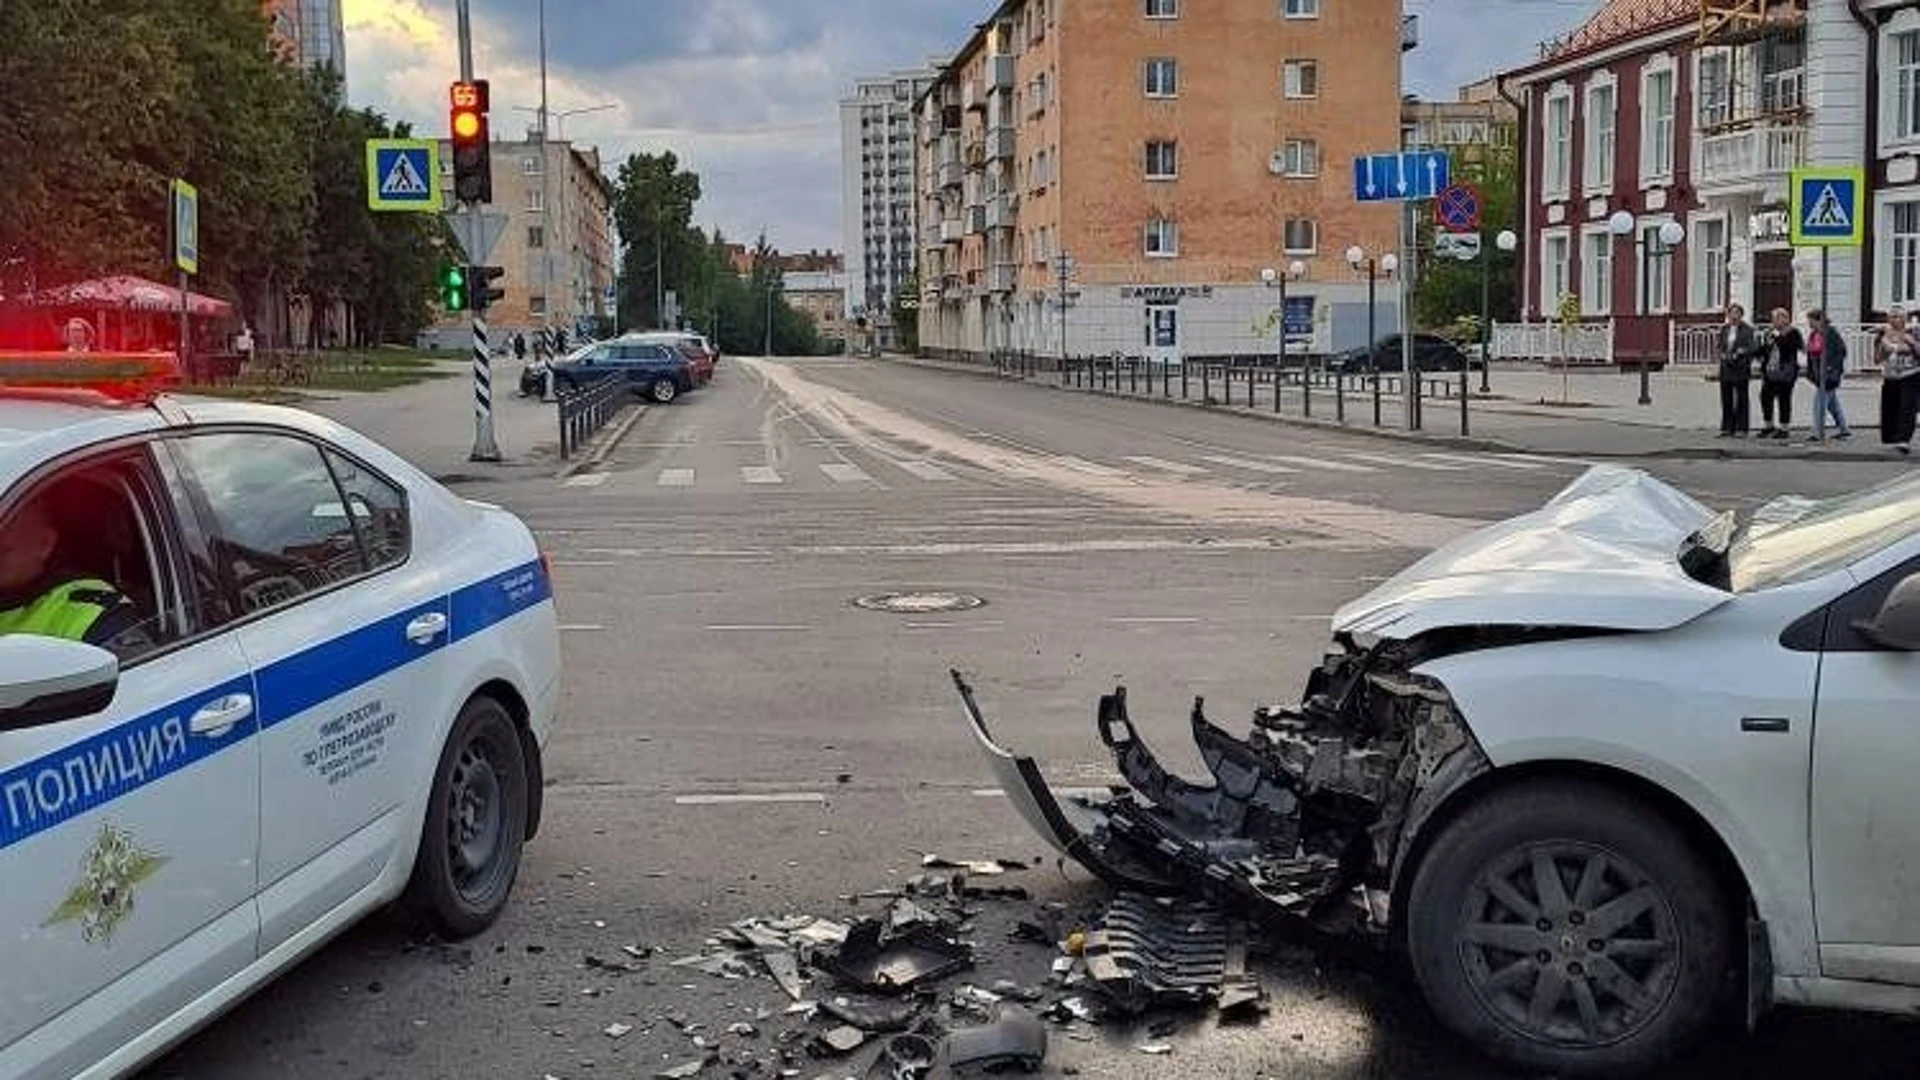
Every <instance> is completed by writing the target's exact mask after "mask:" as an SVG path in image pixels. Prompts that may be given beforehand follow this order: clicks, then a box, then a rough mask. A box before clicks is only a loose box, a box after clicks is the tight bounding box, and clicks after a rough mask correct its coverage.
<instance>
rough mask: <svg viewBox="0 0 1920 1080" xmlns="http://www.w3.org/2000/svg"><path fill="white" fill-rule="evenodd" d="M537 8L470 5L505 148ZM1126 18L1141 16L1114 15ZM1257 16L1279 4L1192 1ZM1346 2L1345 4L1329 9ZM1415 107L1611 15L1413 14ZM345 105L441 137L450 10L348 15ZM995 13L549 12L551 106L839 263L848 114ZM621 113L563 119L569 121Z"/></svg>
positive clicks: (1428, 1) (1535, 3)
mask: <svg viewBox="0 0 1920 1080" xmlns="http://www.w3.org/2000/svg"><path fill="white" fill-rule="evenodd" d="M537 2H538V0H473V12H474V35H473V36H474V63H475V69H476V73H477V74H479V75H481V76H482V77H485V78H487V79H489V80H490V81H491V83H492V91H493V130H494V131H495V133H496V134H498V133H502V132H507V133H517V132H518V130H519V129H520V128H521V125H523V124H526V123H531V121H532V119H533V114H532V113H531V112H530V111H528V112H520V111H516V110H515V108H514V107H515V106H525V107H527V109H529V110H530V109H532V108H533V107H534V106H536V105H538V104H539V101H540V84H539V29H538V28H539V19H538V15H537V11H538V7H537ZM1102 2H1106V3H1123V2H1129V0H1102ZM1197 2H1199V3H1255V2H1268V0H1197ZM1334 2H1339V0H1334ZM1406 2H1407V9H1408V11H1409V12H1411V13H1414V14H1418V15H1419V16H1420V22H1421V44H1420V47H1419V49H1417V50H1415V51H1414V52H1413V53H1412V54H1410V56H1409V61H1408V62H1409V65H1410V66H1409V68H1408V80H1409V86H1408V89H1409V90H1410V91H1412V92H1415V93H1419V94H1421V95H1422V96H1427V97H1446V96H1451V95H1452V93H1453V90H1454V88H1455V87H1457V86H1458V85H1459V84H1461V83H1464V82H1470V81H1473V80H1474V79H1477V78H1480V77H1482V76H1484V75H1486V74H1488V73H1490V72H1492V71H1495V70H1499V69H1501V68H1504V67H1511V66H1513V65H1514V64H1515V63H1517V62H1520V61H1523V60H1525V59H1526V58H1528V57H1529V56H1531V55H1532V54H1533V52H1534V49H1535V47H1536V45H1537V44H1538V43H1539V42H1540V41H1542V40H1544V39H1546V38H1548V37H1551V36H1553V35H1555V34H1557V33H1560V32H1563V31H1565V30H1567V29H1569V28H1571V27H1572V26H1574V25H1576V24H1577V23H1579V22H1580V21H1581V20H1582V19H1583V18H1585V16H1586V15H1587V14H1588V13H1589V12H1590V11H1592V10H1593V9H1595V8H1597V7H1598V6H1599V3H1600V0H1406ZM344 3H345V15H346V24H347V26H346V41H347V79H348V91H349V94H350V95H351V97H352V98H353V100H354V102H355V103H356V104H362V105H371V106H373V107H375V108H378V109H380V110H382V111H384V112H386V113H387V114H388V115H390V116H393V117H396V118H398V119H405V120H410V121H412V122H413V124H414V126H415V128H416V129H417V130H420V131H427V132H433V131H441V130H443V129H444V128H445V126H446V111H445V101H446V85H447V82H448V80H449V79H450V78H451V77H452V76H453V75H454V74H455V73H456V72H457V70H458V69H457V66H456V65H457V63H458V52H457V49H456V46H455V33H454V14H453V12H454V7H453V0H344ZM993 6H994V5H993V3H992V0H547V89H548V98H549V104H550V107H551V108H552V109H553V111H554V115H555V117H556V122H557V123H561V124H563V125H564V127H563V130H564V134H565V135H567V136H568V137H570V138H573V139H576V140H579V141H581V142H585V143H590V144H595V145H598V146H599V147H600V148H601V150H602V152H603V154H605V155H606V158H607V160H608V162H609V164H608V169H607V171H608V173H609V174H611V173H612V172H613V171H614V164H613V163H614V162H617V161H618V160H620V159H623V158H624V157H625V156H626V155H627V154H629V153H633V152H635V151H641V150H645V151H658V150H662V149H671V150H673V151H674V152H675V153H676V154H678V155H679V156H680V157H681V159H682V160H684V161H686V162H688V163H689V166H690V167H691V168H692V169H694V170H695V171H696V172H698V173H699V174H700V179H701V184H702V186H703V189H704V198H703V199H702V200H701V203H700V207H699V210H698V218H699V220H700V221H701V222H702V223H703V224H707V225H719V226H720V227H721V228H722V229H724V230H725V231H726V232H727V233H728V234H729V235H732V236H734V237H736V238H744V237H750V236H751V235H752V234H753V233H755V232H757V231H759V229H761V228H762V227H765V228H766V230H767V232H768V235H769V237H770V238H771V239H772V241H773V242H774V244H776V245H777V246H779V247H780V248H782V249H784V250H789V251H792V250H801V249H806V248H810V247H834V248H838V247H840V246H841V234H840V184H839V171H840V144H839V140H840V128H839V113H838V109H837V102H838V101H839V99H840V97H842V96H843V95H844V94H846V93H847V92H848V91H849V90H850V89H851V86H852V81H853V79H854V78H855V77H856V76H858V75H862V74H866V73H870V72H876V71H886V70H889V69H892V68H896V67H902V66H913V65H915V64H917V63H919V62H921V61H923V60H925V59H928V58H931V57H936V56H943V55H950V54H951V53H952V52H953V51H954V50H955V49H956V48H957V47H958V46H959V45H960V44H962V43H963V42H964V40H965V38H966V35H967V34H968V33H969V32H970V31H971V29H972V26H973V24H974V22H976V21H977V20H979V19H982V18H984V17H986V15H988V14H989V13H990V12H991V11H992V9H993ZM601 105H612V106H614V107H613V108H611V109H605V110H601V111H597V112H584V113H581V114H580V115H577V116H572V117H565V118H561V117H560V114H562V113H563V112H565V111H567V110H573V109H589V108H592V107H595V106H601Z"/></svg>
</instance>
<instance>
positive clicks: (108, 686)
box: [0, 634, 120, 731]
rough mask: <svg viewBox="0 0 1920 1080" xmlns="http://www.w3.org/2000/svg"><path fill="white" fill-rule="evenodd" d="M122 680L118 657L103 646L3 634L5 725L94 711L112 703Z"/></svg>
mask: <svg viewBox="0 0 1920 1080" xmlns="http://www.w3.org/2000/svg"><path fill="white" fill-rule="evenodd" d="M119 686H120V661H119V659H118V658H117V657H115V656H114V655H113V654H112V653H110V652H108V651H107V650H105V649H102V648H99V647H98V646H94V645H87V644H84V643H82V642H78V641H68V640H66V639H64V638H51V637H41V636H39V635H37V634H7V635H4V636H0V731H18V730H20V729H21V728H31V727H40V726H41V725H43V724H57V723H60V722H61V721H63V720H78V719H80V718H81V717H84V716H92V715H94V714H95V713H99V712H102V711H104V710H105V709H106V708H107V706H109V705H112V704H113V695H114V692H115V691H116V690H117V689H118V688H119Z"/></svg>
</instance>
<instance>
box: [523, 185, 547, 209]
mask: <svg viewBox="0 0 1920 1080" xmlns="http://www.w3.org/2000/svg"><path fill="white" fill-rule="evenodd" d="M546 208H547V193H546V192H544V191H541V190H540V189H539V188H530V189H529V190H528V191H527V209H528V210H529V211H531V212H533V213H536V214H538V213H542V212H544V211H545V210H546Z"/></svg>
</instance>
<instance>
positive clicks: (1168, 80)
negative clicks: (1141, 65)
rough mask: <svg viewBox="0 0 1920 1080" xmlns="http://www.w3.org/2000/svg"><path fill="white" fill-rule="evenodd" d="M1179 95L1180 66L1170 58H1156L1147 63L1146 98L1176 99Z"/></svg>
mask: <svg viewBox="0 0 1920 1080" xmlns="http://www.w3.org/2000/svg"><path fill="white" fill-rule="evenodd" d="M1179 93H1180V66H1179V65H1178V64H1177V63H1175V62H1174V60H1173V58H1172V57H1168V56H1156V57H1154V58H1153V59H1151V60H1148V61H1147V96H1148V97H1150V98H1170V97H1177V96H1178V95H1179Z"/></svg>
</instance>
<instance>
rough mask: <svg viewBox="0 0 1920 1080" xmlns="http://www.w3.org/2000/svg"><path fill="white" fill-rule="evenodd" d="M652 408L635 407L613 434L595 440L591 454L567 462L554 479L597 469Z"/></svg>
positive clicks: (641, 405) (567, 477)
mask: <svg viewBox="0 0 1920 1080" xmlns="http://www.w3.org/2000/svg"><path fill="white" fill-rule="evenodd" d="M652 407H653V406H651V405H648V404H645V403H642V404H639V405H636V406H634V407H633V409H632V410H631V411H629V412H628V413H627V415H626V417H625V419H623V420H621V421H620V422H619V423H618V424H616V425H614V428H613V432H612V434H610V435H607V436H605V437H604V438H601V439H597V440H595V442H596V445H595V446H594V448H593V451H592V452H591V453H589V454H588V455H587V456H586V457H580V458H574V459H573V460H572V461H569V462H567V464H566V465H565V466H563V467H562V468H561V469H560V471H559V472H558V473H555V474H554V479H556V480H567V479H570V478H572V477H573V476H575V475H577V474H579V473H581V472H584V471H586V470H588V469H591V468H595V467H596V466H598V465H599V464H600V463H601V462H603V461H605V460H607V455H609V454H611V453H613V451H614V448H615V447H617V446H619V445H620V442H621V440H623V439H625V438H626V437H627V432H629V431H631V430H633V425H635V424H637V423H639V422H640V418H641V417H643V416H645V415H647V410H649V409H651V408H652Z"/></svg>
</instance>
